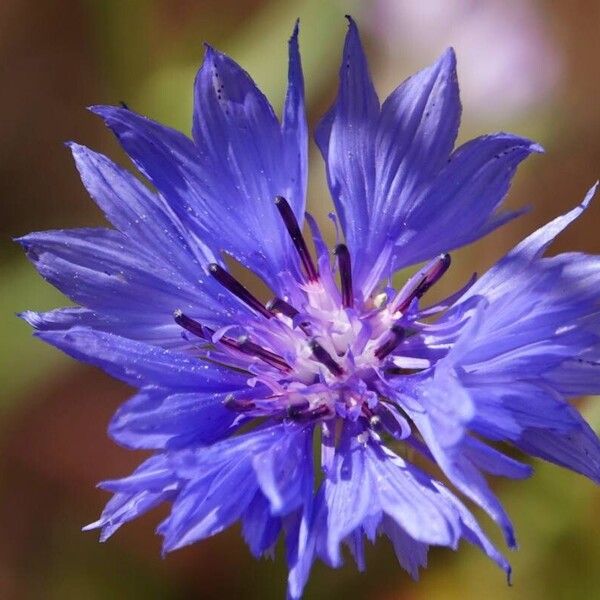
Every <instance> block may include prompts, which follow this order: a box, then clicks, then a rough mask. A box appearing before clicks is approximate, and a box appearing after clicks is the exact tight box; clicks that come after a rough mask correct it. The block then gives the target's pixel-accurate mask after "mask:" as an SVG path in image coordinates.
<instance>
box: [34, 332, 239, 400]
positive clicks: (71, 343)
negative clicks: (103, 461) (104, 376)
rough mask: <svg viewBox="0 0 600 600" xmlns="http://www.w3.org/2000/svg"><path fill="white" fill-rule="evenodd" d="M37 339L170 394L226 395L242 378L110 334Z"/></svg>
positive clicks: (45, 335) (55, 334) (137, 383)
mask: <svg viewBox="0 0 600 600" xmlns="http://www.w3.org/2000/svg"><path fill="white" fill-rule="evenodd" d="M36 335H37V336H38V337H40V338H41V339H43V340H44V341H45V342H48V343H49V344H52V345H53V346H56V347H57V348H59V349H60V350H62V351H63V352H66V353H67V354H68V355H69V356H72V357H73V358H75V359H77V360H81V361H83V362H88V363H90V364H93V365H96V366H98V367H101V368H102V369H104V370H105V371H106V372H107V373H109V374H110V375H112V376H113V377H116V378H118V379H121V380H122V381H124V382H125V383H129V384H130V385H133V386H144V385H154V386H158V387H168V388H171V389H172V390H174V391H197V390H200V389H201V390H202V391H203V392H205V393H209V392H227V391H234V390H236V389H239V388H242V387H244V385H245V382H246V378H245V377H244V376H243V375H240V374H238V373H235V372H233V371H231V370H229V369H224V368H222V367H218V366H216V365H213V364H209V363H207V362H203V361H201V360H199V359H197V358H193V357H190V356H189V355H187V354H183V353H180V352H174V351H171V350H165V349H163V348H159V347H157V346H151V345H149V344H144V343H142V342H136V341H134V340H129V339H127V338H122V337H119V336H116V335H113V334H110V333H103V332H99V331H93V330H91V329H86V328H83V327H75V328H73V329H70V330H69V331H45V332H38V333H37V334H36Z"/></svg>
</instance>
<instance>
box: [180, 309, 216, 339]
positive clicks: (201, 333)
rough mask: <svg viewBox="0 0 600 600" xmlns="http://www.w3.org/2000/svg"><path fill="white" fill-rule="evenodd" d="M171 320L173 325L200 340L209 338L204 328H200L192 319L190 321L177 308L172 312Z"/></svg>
mask: <svg viewBox="0 0 600 600" xmlns="http://www.w3.org/2000/svg"><path fill="white" fill-rule="evenodd" d="M173 319H175V323H177V325H179V326H180V327H183V328H184V329H185V330H187V331H189V332H190V333H193V334H194V335H196V336H198V337H200V338H204V339H208V338H209V333H208V332H207V331H206V330H205V328H204V327H202V325H200V323H198V321H194V319H191V318H190V317H188V316H187V315H186V314H184V313H183V312H182V311H181V309H179V308H178V309H177V310H175V311H173Z"/></svg>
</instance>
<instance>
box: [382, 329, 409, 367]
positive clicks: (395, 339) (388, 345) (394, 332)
mask: <svg viewBox="0 0 600 600" xmlns="http://www.w3.org/2000/svg"><path fill="white" fill-rule="evenodd" d="M405 335H406V331H405V330H404V328H403V327H400V325H394V326H393V327H392V329H391V330H390V333H389V337H388V339H387V340H386V341H385V342H383V344H381V346H379V348H377V350H375V356H376V358H377V359H379V360H383V359H384V358H385V357H386V356H387V355H388V354H389V353H390V352H392V350H394V349H395V348H396V346H398V344H399V343H400V342H401V341H402V340H403V339H404V336H405Z"/></svg>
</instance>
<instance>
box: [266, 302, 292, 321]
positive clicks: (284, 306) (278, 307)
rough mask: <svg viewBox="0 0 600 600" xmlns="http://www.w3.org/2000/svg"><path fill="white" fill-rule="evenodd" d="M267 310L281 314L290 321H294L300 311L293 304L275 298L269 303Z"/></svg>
mask: <svg viewBox="0 0 600 600" xmlns="http://www.w3.org/2000/svg"><path fill="white" fill-rule="evenodd" d="M267 310H269V311H271V312H272V313H275V314H277V313H281V314H282V315H284V316H285V317H289V318H290V319H293V318H294V317H295V316H296V315H297V314H298V311H297V310H296V309H295V308H294V307H293V306H292V305H291V304H288V303H287V302H286V301H285V300H282V299H281V298H273V299H271V300H269V301H268V302H267Z"/></svg>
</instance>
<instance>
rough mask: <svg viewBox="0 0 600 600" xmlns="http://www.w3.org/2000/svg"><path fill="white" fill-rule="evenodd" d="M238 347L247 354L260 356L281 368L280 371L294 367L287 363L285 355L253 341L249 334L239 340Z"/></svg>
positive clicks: (273, 365)
mask: <svg viewBox="0 0 600 600" xmlns="http://www.w3.org/2000/svg"><path fill="white" fill-rule="evenodd" d="M237 344H238V349H239V350H241V351H242V352H244V353H245V354H248V355H251V356H256V357H257V358H260V359H261V360H263V361H264V362H266V363H267V364H269V365H271V366H272V367H275V368H276V369H279V370H280V371H285V372H289V371H291V370H292V367H290V365H288V364H287V362H286V361H285V360H284V359H283V357H281V356H279V354H275V353H274V352H271V351H270V350H267V349H266V348H263V347H262V346H259V345H258V344H256V343H254V342H251V341H250V340H249V339H248V337H247V336H243V337H241V338H239V339H238V340H237Z"/></svg>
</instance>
